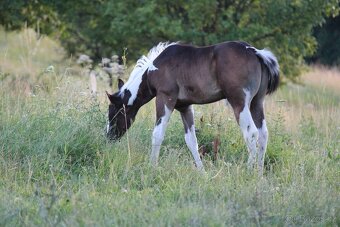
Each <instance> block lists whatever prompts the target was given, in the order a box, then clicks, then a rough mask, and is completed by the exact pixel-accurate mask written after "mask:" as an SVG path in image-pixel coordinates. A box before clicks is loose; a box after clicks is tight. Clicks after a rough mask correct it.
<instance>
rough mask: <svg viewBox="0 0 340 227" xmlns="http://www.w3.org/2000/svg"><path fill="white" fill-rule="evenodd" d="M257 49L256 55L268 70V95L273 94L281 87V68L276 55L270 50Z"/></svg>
mask: <svg viewBox="0 0 340 227" xmlns="http://www.w3.org/2000/svg"><path fill="white" fill-rule="evenodd" d="M254 49H255V54H256V55H257V56H258V57H259V58H260V60H261V62H262V64H264V65H265V66H266V67H267V69H268V87H267V94H271V93H273V92H274V91H275V90H276V89H277V88H278V86H279V82H280V67H279V63H278V62H277V59H276V57H275V55H274V54H273V53H272V52H271V51H270V50H268V49H263V50H258V49H256V48H254Z"/></svg>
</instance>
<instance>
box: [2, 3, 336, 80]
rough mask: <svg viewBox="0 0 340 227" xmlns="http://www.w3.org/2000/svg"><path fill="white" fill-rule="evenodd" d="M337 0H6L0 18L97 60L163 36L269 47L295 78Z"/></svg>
mask: <svg viewBox="0 0 340 227" xmlns="http://www.w3.org/2000/svg"><path fill="white" fill-rule="evenodd" d="M337 3H338V0H328V1H324V0H313V1H306V0H294V1H286V0H280V1H275V0H262V1H260V0H246V1H239V0H231V1H222V0H214V1H211V0H199V1H197V0H189V1H183V0H179V1H169V0H151V1H136V0H114V1H113V0H111V1H110V0H95V1H85V0H81V1H79V0H69V1H46V0H35V1H23V0H16V1H2V3H0V12H1V13H0V15H1V16H0V23H1V24H3V25H4V26H5V27H6V28H8V29H16V28H18V27H19V26H20V25H21V24H23V22H24V21H27V22H28V25H31V26H34V25H35V24H36V23H38V22H39V25H40V30H41V31H42V32H43V33H46V34H51V33H54V35H56V36H57V37H58V38H59V39H60V40H61V42H62V44H63V46H64V47H65V48H66V49H67V50H68V52H69V53H72V54H75V53H80V52H81V53H86V54H88V55H90V56H92V57H94V58H95V59H97V60H99V59H100V58H101V57H104V56H110V55H112V54H113V52H116V53H117V54H119V55H122V52H123V48H124V47H127V48H128V50H129V51H128V55H129V56H128V57H129V58H130V59H131V60H133V61H134V60H135V59H136V58H137V57H139V55H141V54H142V53H143V52H145V51H146V50H147V49H149V48H150V47H151V46H153V45H155V43H158V42H159V41H167V40H170V41H176V40H180V41H183V42H186V43H193V44H196V45H209V44H214V43H218V42H222V41H226V40H244V41H247V42H250V43H251V44H253V45H255V46H256V47H258V48H263V47H269V48H271V49H272V50H273V51H274V53H276V55H277V56H278V57H279V61H280V63H281V66H282V67H281V68H282V72H283V74H285V75H286V76H288V77H289V78H290V79H294V78H295V77H296V76H297V75H298V73H299V65H300V64H301V63H302V61H303V57H304V56H308V55H311V54H312V53H313V52H314V50H315V47H316V41H315V39H314V38H313V37H312V36H311V30H312V27H313V26H315V25H318V24H320V23H322V22H323V18H324V17H325V16H326V15H330V14H335V13H337V11H338V7H337V6H338V4H337Z"/></svg>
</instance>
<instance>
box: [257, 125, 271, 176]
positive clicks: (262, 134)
mask: <svg viewBox="0 0 340 227" xmlns="http://www.w3.org/2000/svg"><path fill="white" fill-rule="evenodd" d="M267 142H268V129H267V124H266V121H265V120H264V119H263V121H262V127H261V128H259V141H258V145H259V149H258V155H257V163H258V168H259V174H260V175H262V174H263V166H264V157H265V154H266V150H267Z"/></svg>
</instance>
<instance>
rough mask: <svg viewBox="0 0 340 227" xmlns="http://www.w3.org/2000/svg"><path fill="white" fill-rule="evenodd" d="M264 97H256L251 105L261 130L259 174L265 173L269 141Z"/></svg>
mask: <svg viewBox="0 0 340 227" xmlns="http://www.w3.org/2000/svg"><path fill="white" fill-rule="evenodd" d="M263 104H264V103H263V98H258V97H257V96H255V97H254V99H253V101H252V103H251V105H250V111H251V114H252V116H253V119H254V122H255V125H256V127H257V128H258V130H259V140H258V155H257V162H258V170H259V174H260V175H262V174H263V166H264V157H265V154H266V149H267V142H268V129H267V125H266V120H265V118H264V107H263Z"/></svg>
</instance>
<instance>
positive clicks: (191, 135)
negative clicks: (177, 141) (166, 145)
mask: <svg viewBox="0 0 340 227" xmlns="http://www.w3.org/2000/svg"><path fill="white" fill-rule="evenodd" d="M184 138H185V142H186V144H187V146H188V148H189V150H190V151H191V154H192V156H193V157H194V160H195V163H196V167H197V168H198V169H199V170H204V168H203V163H202V160H201V158H200V155H199V153H198V143H197V138H196V132H195V126H194V125H192V126H191V128H190V129H188V131H187V132H186V133H185V135H184Z"/></svg>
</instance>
